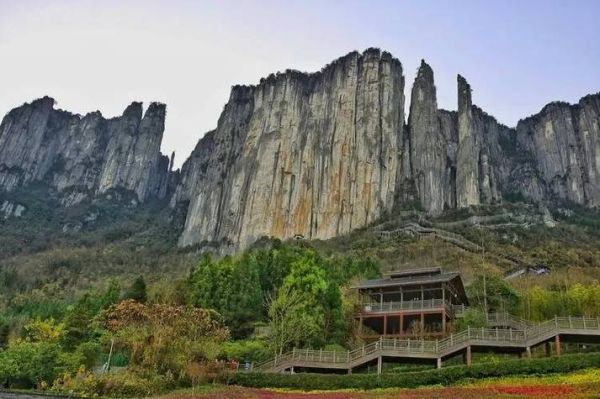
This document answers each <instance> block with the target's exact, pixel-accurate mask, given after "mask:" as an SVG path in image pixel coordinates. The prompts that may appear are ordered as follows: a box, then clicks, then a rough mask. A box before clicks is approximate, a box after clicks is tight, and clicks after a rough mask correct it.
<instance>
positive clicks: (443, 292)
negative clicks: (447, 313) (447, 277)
mask: <svg viewBox="0 0 600 399" xmlns="http://www.w3.org/2000/svg"><path fill="white" fill-rule="evenodd" d="M443 303H446V283H442V304H443Z"/></svg>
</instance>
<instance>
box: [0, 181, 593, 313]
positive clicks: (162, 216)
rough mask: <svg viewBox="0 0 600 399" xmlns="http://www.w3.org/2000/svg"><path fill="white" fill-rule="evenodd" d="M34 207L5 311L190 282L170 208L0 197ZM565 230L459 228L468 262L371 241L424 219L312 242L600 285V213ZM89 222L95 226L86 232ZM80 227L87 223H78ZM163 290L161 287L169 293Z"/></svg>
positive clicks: (116, 197)
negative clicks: (113, 280) (50, 299)
mask: <svg viewBox="0 0 600 399" xmlns="http://www.w3.org/2000/svg"><path fill="white" fill-rule="evenodd" d="M6 199H8V200H13V201H18V202H19V203H23V204H25V205H26V206H27V207H28V211H27V212H26V214H25V216H24V217H22V218H20V219H16V218H9V219H8V220H3V219H1V218H0V292H1V293H2V294H0V306H1V303H2V295H4V299H5V300H6V299H7V298H8V297H12V296H13V295H14V294H16V293H19V292H28V291H30V290H32V289H37V290H41V291H44V295H49V296H59V297H62V298H69V297H72V296H74V295H77V293H79V292H81V291H83V290H87V289H89V288H91V287H95V286H102V285H104V283H105V281H106V280H107V279H108V278H110V277H118V278H119V279H120V280H121V281H123V282H124V284H127V283H128V282H129V281H130V280H131V279H133V278H134V277H135V276H137V275H140V274H143V275H144V276H145V277H146V278H147V280H148V281H149V282H150V283H151V284H150V285H151V286H152V285H153V284H152V282H153V281H164V280H165V277H167V278H175V277H178V276H181V275H184V274H185V273H187V272H188V271H189V269H190V267H192V266H193V265H194V264H195V263H196V262H197V260H198V256H199V255H198V254H197V253H196V252H195V251H194V250H193V249H188V250H180V249H177V248H176V245H175V244H176V240H177V236H178V234H179V232H180V229H181V226H182V212H175V214H174V215H173V214H172V213H171V212H169V211H168V210H166V204H165V203H150V204H146V205H144V206H139V205H138V206H133V205H132V202H131V201H132V198H130V196H128V194H127V193H120V192H113V193H110V198H109V197H108V196H105V197H103V198H100V199H99V200H97V201H95V202H94V203H83V204H81V205H78V206H75V207H72V208H68V209H66V210H64V209H61V207H60V206H59V203H58V199H57V198H55V196H54V195H53V194H52V193H50V194H48V192H47V190H46V189H45V188H44V187H34V188H32V189H29V190H28V191H26V192H15V193H11V194H10V195H7V194H4V195H0V203H1V202H2V201H3V200H6ZM506 212H512V213H515V214H525V215H538V216H539V211H538V210H537V209H536V208H534V207H532V206H526V205H516V204H505V205H501V206H492V207H482V208H479V209H471V210H460V211H453V212H447V213H446V214H444V215H442V216H441V217H439V218H437V219H427V220H420V223H422V224H425V225H435V224H436V223H442V224H443V223H448V222H452V221H457V220H465V219H466V218H468V217H470V216H473V215H490V214H495V215H497V214H502V213H506ZM553 213H554V217H555V219H557V220H558V224H557V226H556V227H554V228H549V227H546V226H544V225H543V224H533V225H531V226H529V227H527V228H522V227H507V228H499V229H485V228H484V229H480V228H478V227H477V226H458V227H452V228H447V227H444V228H445V229H446V230H448V231H451V232H454V233H457V234H461V235H462V236H463V237H465V238H467V239H469V240H471V241H473V242H475V243H477V244H482V245H483V246H484V247H485V248H486V252H485V253H484V254H483V256H482V254H481V253H478V252H468V251H465V250H463V249H460V248H457V247H456V246H454V245H452V244H449V243H447V242H444V241H441V240H427V239H419V238H416V237H410V236H407V235H401V236H397V237H394V238H387V239H382V238H378V237H377V236H376V235H375V234H373V232H374V231H375V230H380V229H382V228H383V229H388V230H393V229H394V228H397V227H398V226H400V225H402V224H404V223H406V222H409V221H419V218H418V217H416V216H414V217H410V216H409V217H400V216H393V217H389V218H387V219H386V220H385V224H384V225H383V226H381V225H379V226H374V227H371V228H366V229H361V230H358V231H355V232H353V233H351V234H348V235H346V236H342V237H338V238H335V239H332V240H327V241H313V242H311V243H310V245H313V246H314V247H316V248H317V249H319V250H321V251H323V252H324V253H334V252H339V253H344V254H352V255H356V256H372V257H375V258H377V259H379V260H380V262H381V264H382V265H383V268H384V269H385V270H389V269H395V268H408V267H415V266H417V267H418V266H431V265H439V266H442V267H443V268H445V269H449V270H459V271H461V272H462V273H463V276H464V278H465V280H466V281H467V282H468V281H469V280H470V279H471V278H472V277H473V275H474V274H475V273H478V272H479V271H480V270H481V268H482V265H485V268H486V270H487V271H488V272H490V273H498V274H501V273H503V272H505V271H506V270H508V269H510V268H512V267H514V264H512V263H511V262H508V261H506V260H505V259H502V258H500V257H498V256H495V255H493V254H499V253H501V254H510V255H512V256H516V257H519V258H521V259H523V260H524V261H526V262H529V263H533V264H537V263H544V264H547V265H549V266H550V267H552V269H553V271H552V273H551V274H550V275H549V276H546V277H537V278H524V279H519V280H518V281H517V282H515V284H516V285H517V286H519V287H520V288H523V289H524V288H526V287H527V286H529V285H531V284H541V285H546V286H551V285H563V284H565V282H589V281H590V280H597V279H598V278H600V250H598V249H599V248H600V212H593V211H586V210H582V209H575V210H573V211H572V212H571V213H570V214H569V216H565V214H564V212H559V211H555V212H553ZM90 215H95V220H93V221H91V222H85V220H86V218H87V217H88V216H90ZM81 221H84V222H83V223H81ZM78 223H81V229H80V230H79V231H73V230H72V228H71V229H70V230H69V229H68V230H67V231H66V232H64V231H63V228H64V226H65V225H67V226H71V227H72V226H75V225H77V224H78ZM163 286H164V284H163Z"/></svg>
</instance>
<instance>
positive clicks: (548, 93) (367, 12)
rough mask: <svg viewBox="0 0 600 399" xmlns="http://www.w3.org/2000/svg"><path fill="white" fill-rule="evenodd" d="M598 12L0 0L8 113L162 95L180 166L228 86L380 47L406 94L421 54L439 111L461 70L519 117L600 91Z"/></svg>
mask: <svg viewBox="0 0 600 399" xmlns="http://www.w3.org/2000/svg"><path fill="white" fill-rule="evenodd" d="M599 17H600V1H566V0H565V1H550V0H546V1H516V0H513V1H495V2H492V1H427V0H420V1H416V0H415V1H373V0H372V1H351V0H345V1H242V0H238V1H226V0H221V1H204V2H202V1H183V0H170V1H166V0H165V1H161V0H145V1H141V0H140V1H123V0H121V1H117V0H103V1H100V0H98V1H82V0H80V1H74V0H71V1H69V0H52V1H49V0H39V1H34V0H20V1H16V0H0V54H1V58H0V60H1V62H0V93H1V94H0V114H2V115H3V114H4V113H6V112H7V111H8V110H9V109H11V108H13V107H15V106H18V105H20V104H22V103H23V102H26V101H30V100H32V99H34V98H37V97H40V96H43V95H45V94H48V95H50V96H52V97H54V98H55V99H56V100H57V102H58V106H59V107H61V108H64V109H68V110H71V111H74V112H79V113H86V112H89V111H93V110H96V109H99V110H100V111H102V113H103V114H104V115H106V116H114V115H118V114H120V113H121V112H122V111H123V109H124V108H125V107H126V106H127V104H128V103H130V102H131V101H134V100H142V101H145V102H148V101H152V100H156V101H162V102H165V103H167V107H168V108H167V109H168V115H167V128H166V132H165V138H164V140H163V151H164V152H167V153H168V152H170V151H171V150H176V152H177V157H176V160H177V162H176V163H177V164H178V165H179V164H181V162H183V160H184V159H185V158H187V156H188V155H189V152H190V151H191V149H192V148H193V147H194V145H195V144H196V141H197V140H198V139H199V138H200V137H201V136H202V134H204V132H206V131H207V130H209V129H211V128H214V126H215V125H216V123H217V118H218V116H219V113H220V112H221V110H222V108H223V105H224V104H225V102H226V101H227V98H228V95H229V89H230V87H231V86H232V85H234V84H253V83H257V82H258V80H259V79H260V78H261V77H264V76H266V75H268V74H269V73H271V72H275V71H278V70H284V69H286V68H293V69H300V70H305V71H315V70H319V69H320V68H321V67H322V66H323V65H325V64H327V63H329V62H330V61H332V60H333V59H335V58H337V57H339V56H342V55H344V54H346V53H348V52H350V51H352V50H355V49H357V50H361V51H362V50H364V49H365V48H367V47H380V48H382V49H385V50H388V51H390V52H391V53H392V54H393V55H394V56H396V57H397V58H399V59H400V61H401V62H402V64H403V66H404V71H405V76H406V80H407V87H406V90H405V91H406V94H407V96H408V94H409V93H410V87H411V86H412V81H413V79H414V76H415V72H416V69H417V66H418V64H419V62H420V60H421V58H424V59H425V60H426V61H427V62H428V63H429V64H430V65H431V66H432V67H433V69H434V72H435V78H436V84H437V87H438V103H439V106H440V107H443V108H446V109H456V74H457V73H460V74H462V75H464V76H465V77H466V78H467V80H468V81H469V82H470V83H471V86H472V88H473V99H474V102H475V103H476V104H477V105H479V106H480V107H482V108H483V109H484V110H485V111H487V112H488V113H490V114H492V115H494V116H496V117H497V118H498V120H499V121H501V122H503V123H506V124H508V125H511V126H513V125H515V124H516V122H517V120H518V119H519V118H521V117H525V116H528V115H530V114H532V113H535V112H537V111H539V110H540V109H541V107H543V106H544V105H545V104H546V103H548V102H550V101H554V100H563V101H569V102H576V101H577V100H578V99H579V98H580V97H582V96H583V95H585V94H588V93H593V92H598V91H600V20H599ZM405 109H408V104H406V106H405Z"/></svg>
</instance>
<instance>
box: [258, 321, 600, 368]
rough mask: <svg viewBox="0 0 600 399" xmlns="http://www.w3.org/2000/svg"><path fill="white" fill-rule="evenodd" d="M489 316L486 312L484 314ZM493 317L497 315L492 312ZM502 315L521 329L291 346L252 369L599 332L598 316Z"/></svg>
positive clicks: (435, 352)
mask: <svg viewBox="0 0 600 399" xmlns="http://www.w3.org/2000/svg"><path fill="white" fill-rule="evenodd" d="M488 316H489V315H488ZM493 317H500V316H499V315H498V314H495V316H493ZM502 317H504V318H505V319H503V320H508V319H510V320H511V321H513V322H518V323H523V324H524V325H525V328H523V329H513V328H509V329H499V328H485V327H483V328H472V327H468V328H467V329H466V330H464V331H461V332H459V333H457V334H450V336H449V337H447V338H444V339H442V340H435V341H433V340H416V339H397V338H380V339H379V340H377V341H375V342H371V343H370V344H367V345H363V346H362V347H358V348H355V349H353V350H348V351H345V352H342V351H325V350H322V349H319V350H314V349H294V350H293V351H292V352H288V353H285V354H282V355H277V356H276V357H275V358H273V359H270V360H268V361H265V362H262V363H258V364H257V365H255V367H254V369H255V370H269V369H272V368H275V367H277V366H279V365H286V364H289V363H290V362H293V361H304V362H309V363H317V364H318V363H321V364H329V365H331V364H334V365H349V364H350V363H352V362H354V361H356V360H359V359H361V358H365V357H367V356H370V355H373V354H374V353H381V352H382V351H385V352H393V353H397V354H427V355H434V356H441V355H444V354H447V353H451V352H453V351H455V350H459V349H462V348H464V346H466V345H470V344H484V345H485V344H487V345H493V344H494V343H496V344H500V343H502V344H515V345H522V346H530V345H531V344H532V343H536V342H537V341H536V340H538V339H540V338H542V339H547V335H548V334H549V333H552V334H551V335H554V334H558V333H559V332H560V331H564V330H567V331H569V330H586V331H587V330H598V331H599V332H598V334H600V318H592V317H555V318H554V319H550V320H546V321H544V322H541V323H539V324H532V323H531V322H529V321H525V320H522V319H518V318H516V317H514V316H510V315H503V316H502Z"/></svg>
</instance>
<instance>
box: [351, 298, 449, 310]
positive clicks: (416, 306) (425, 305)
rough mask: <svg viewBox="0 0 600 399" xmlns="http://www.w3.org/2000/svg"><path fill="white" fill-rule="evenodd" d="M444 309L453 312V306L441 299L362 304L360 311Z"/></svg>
mask: <svg viewBox="0 0 600 399" xmlns="http://www.w3.org/2000/svg"><path fill="white" fill-rule="evenodd" d="M444 307H445V308H446V309H448V310H453V306H452V305H451V304H450V303H449V302H448V301H444V300H442V299H420V300H414V301H387V302H372V303H367V304H363V305H362V307H361V311H362V312H363V313H364V312H367V313H368V312H393V311H398V310H426V309H437V308H444Z"/></svg>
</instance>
